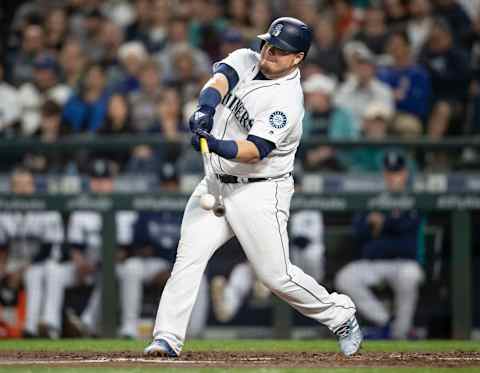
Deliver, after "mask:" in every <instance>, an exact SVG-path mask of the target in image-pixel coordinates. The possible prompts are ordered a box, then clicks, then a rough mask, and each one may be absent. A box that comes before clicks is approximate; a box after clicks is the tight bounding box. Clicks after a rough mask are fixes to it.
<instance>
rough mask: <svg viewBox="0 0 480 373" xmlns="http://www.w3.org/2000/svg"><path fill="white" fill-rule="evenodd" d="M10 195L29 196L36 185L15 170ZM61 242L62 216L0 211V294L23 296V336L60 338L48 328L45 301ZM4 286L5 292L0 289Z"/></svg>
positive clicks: (27, 174)
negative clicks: (21, 293) (24, 309)
mask: <svg viewBox="0 0 480 373" xmlns="http://www.w3.org/2000/svg"><path fill="white" fill-rule="evenodd" d="M10 181H11V191H12V193H13V194H15V195H18V196H31V195H32V194H34V193H35V190H36V185H35V179H34V176H33V174H32V173H31V172H30V171H29V170H28V169H25V168H21V167H18V168H16V169H15V170H14V171H13V173H12V176H11V179H10ZM63 240H64V234H63V223H62V216H61V214H60V213H59V212H58V211H2V212H1V213H0V278H1V279H2V281H1V287H2V292H1V293H2V294H3V293H4V291H7V290H9V289H10V290H13V291H18V290H19V289H20V287H21V286H22V285H23V287H24V288H25V293H26V316H25V328H24V331H23V336H24V337H26V338H33V337H38V336H40V335H41V336H42V337H45V338H51V339H56V338H59V336H60V334H59V331H58V330H55V329H53V328H51V323H50V321H51V312H50V311H51V309H49V308H48V304H47V303H46V299H48V298H49V297H50V296H51V295H52V285H54V284H53V283H52V282H50V281H48V276H47V274H48V273H49V272H50V271H51V270H52V268H54V267H55V266H57V265H58V262H59V261H60V260H61V259H62V255H63V251H62V243H63ZM3 286H6V287H7V289H3Z"/></svg>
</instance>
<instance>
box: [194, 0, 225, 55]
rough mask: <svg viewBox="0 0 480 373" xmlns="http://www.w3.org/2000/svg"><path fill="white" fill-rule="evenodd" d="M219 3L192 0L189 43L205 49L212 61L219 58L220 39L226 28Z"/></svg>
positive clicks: (211, 0)
mask: <svg viewBox="0 0 480 373" xmlns="http://www.w3.org/2000/svg"><path fill="white" fill-rule="evenodd" d="M221 5H222V4H221V3H220V2H218V1H217V0H198V1H194V2H192V8H191V9H192V20H191V22H190V27H189V30H188V31H189V32H188V39H189V41H190V44H191V45H193V46H194V47H196V48H199V49H200V50H202V51H205V52H206V53H207V54H208V56H209V58H210V59H211V60H212V61H218V60H219V59H220V49H219V47H220V40H221V38H222V34H223V32H224V31H225V29H226V28H227V20H226V19H225V18H224V17H223V14H222V8H221Z"/></svg>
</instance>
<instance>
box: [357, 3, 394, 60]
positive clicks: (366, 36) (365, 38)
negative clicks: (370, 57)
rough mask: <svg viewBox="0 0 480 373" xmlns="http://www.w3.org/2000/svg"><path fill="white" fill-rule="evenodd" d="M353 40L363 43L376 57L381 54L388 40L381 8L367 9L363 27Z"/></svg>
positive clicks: (372, 7) (371, 7) (383, 13)
mask: <svg viewBox="0 0 480 373" xmlns="http://www.w3.org/2000/svg"><path fill="white" fill-rule="evenodd" d="M353 38H354V39H355V40H359V41H361V42H363V43H364V44H365V45H366V46H367V48H368V49H369V50H370V51H371V52H372V53H373V54H375V55H377V56H379V55H381V54H383V53H384V51H385V45H386V44H387V38H388V30H387V25H386V24H385V11H384V10H383V8H381V7H378V6H370V7H368V8H367V9H366V10H365V14H364V19H363V25H362V27H361V29H360V30H359V31H358V32H357V33H356V34H355V35H354V36H353Z"/></svg>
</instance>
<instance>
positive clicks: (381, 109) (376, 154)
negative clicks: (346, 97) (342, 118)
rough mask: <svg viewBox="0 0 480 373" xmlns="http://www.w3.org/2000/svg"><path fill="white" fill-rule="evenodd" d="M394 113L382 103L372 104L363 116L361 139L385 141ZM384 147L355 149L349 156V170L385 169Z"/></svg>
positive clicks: (369, 170)
mask: <svg viewBox="0 0 480 373" xmlns="http://www.w3.org/2000/svg"><path fill="white" fill-rule="evenodd" d="M392 115H393V113H392V111H391V110H390V108H389V107H387V106H385V105H384V104H383V103H382V102H372V103H371V104H369V105H368V107H367V110H365V114H364V115H363V123H362V135H361V139H364V140H370V141H384V140H385V139H386V138H387V134H388V130H389V125H390V121H391V119H392ZM384 154H385V150H384V148H383V147H375V146H372V147H363V148H355V149H353V150H351V151H350V152H349V154H348V169H349V170H350V171H360V172H380V171H382V169H383V164H382V162H383V157H384Z"/></svg>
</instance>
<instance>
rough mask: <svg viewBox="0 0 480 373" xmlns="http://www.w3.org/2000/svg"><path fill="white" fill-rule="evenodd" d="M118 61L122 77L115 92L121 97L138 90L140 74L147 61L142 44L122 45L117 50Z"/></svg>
mask: <svg viewBox="0 0 480 373" xmlns="http://www.w3.org/2000/svg"><path fill="white" fill-rule="evenodd" d="M118 59H119V62H120V66H121V68H122V75H121V78H120V81H119V84H118V86H117V87H115V88H116V90H117V91H118V92H119V93H120V94H123V95H128V94H129V93H131V92H134V91H137V90H138V89H139V88H140V74H141V73H142V70H143V68H144V66H145V64H146V63H147V61H148V59H149V55H148V53H147V51H146V49H145V47H144V46H143V44H142V43H140V42H137V41H132V42H128V43H125V44H123V45H122V46H121V47H120V48H119V49H118Z"/></svg>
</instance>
